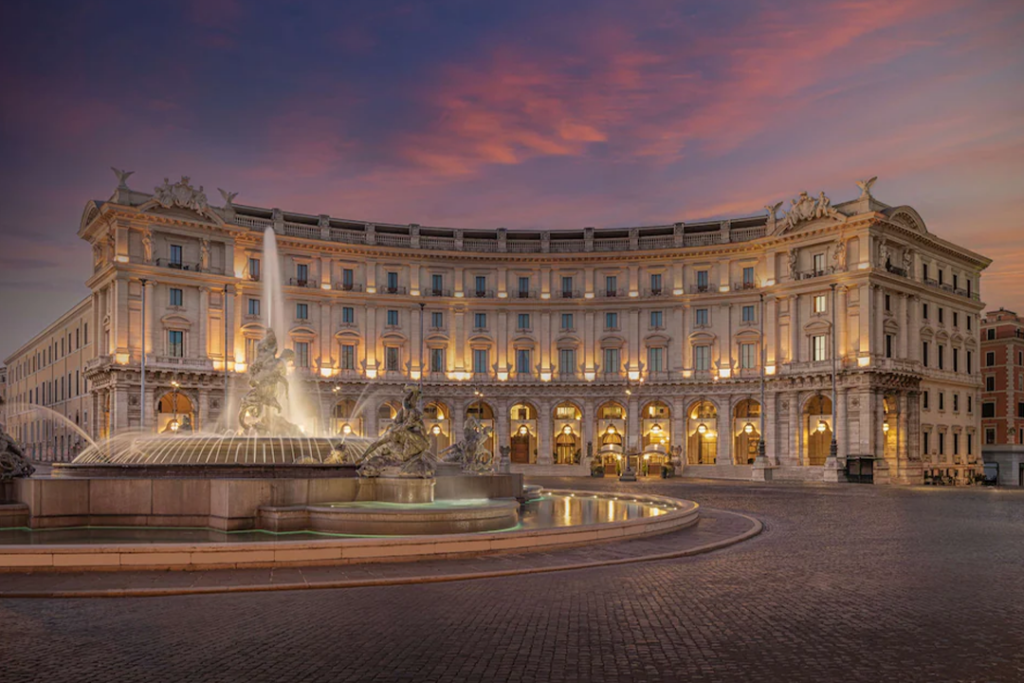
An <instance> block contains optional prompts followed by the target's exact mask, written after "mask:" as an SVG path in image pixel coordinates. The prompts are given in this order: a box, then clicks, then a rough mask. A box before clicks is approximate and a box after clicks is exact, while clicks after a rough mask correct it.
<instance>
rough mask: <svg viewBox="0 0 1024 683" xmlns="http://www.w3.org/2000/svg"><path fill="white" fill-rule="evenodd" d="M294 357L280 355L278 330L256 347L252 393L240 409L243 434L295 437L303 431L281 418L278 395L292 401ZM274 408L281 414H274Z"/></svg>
mask: <svg viewBox="0 0 1024 683" xmlns="http://www.w3.org/2000/svg"><path fill="white" fill-rule="evenodd" d="M293 357H294V353H293V352H292V351H291V350H288V349H285V350H284V351H282V352H281V353H280V355H278V353H277V336H276V335H275V334H274V330H272V329H268V330H267V334H266V336H265V337H263V339H262V340H261V341H260V342H259V343H258V344H257V345H256V358H255V359H254V360H253V361H252V363H251V364H250V365H249V391H247V392H246V394H245V396H243V397H242V403H241V405H240V406H239V409H238V425H239V427H241V429H242V432H243V433H247V432H249V431H250V430H256V433H257V434H259V435H260V436H266V435H269V434H273V435H275V436H293V435H298V434H301V430H300V429H299V428H298V427H297V426H296V425H294V424H292V423H291V422H289V421H288V420H286V419H284V418H283V417H281V403H280V402H279V401H278V396H279V395H281V393H282V392H283V395H284V398H285V399H287V398H288V361H290V360H291V359H292V358H293ZM271 409H273V410H274V411H276V413H277V414H273V413H271Z"/></svg>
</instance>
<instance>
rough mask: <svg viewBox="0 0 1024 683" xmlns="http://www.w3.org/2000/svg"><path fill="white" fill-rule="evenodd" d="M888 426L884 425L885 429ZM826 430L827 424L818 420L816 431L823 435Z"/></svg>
mask: <svg viewBox="0 0 1024 683" xmlns="http://www.w3.org/2000/svg"><path fill="white" fill-rule="evenodd" d="M888 426H889V425H886V427H888ZM826 429H828V424H826V423H825V421H824V420H818V431H819V432H821V433H822V434H824V433H825V430H826Z"/></svg>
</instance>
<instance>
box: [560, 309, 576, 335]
mask: <svg viewBox="0 0 1024 683" xmlns="http://www.w3.org/2000/svg"><path fill="white" fill-rule="evenodd" d="M572 322H573V321H572V313H563V314H562V331H563V332H568V331H570V330H572V329H573V325H572Z"/></svg>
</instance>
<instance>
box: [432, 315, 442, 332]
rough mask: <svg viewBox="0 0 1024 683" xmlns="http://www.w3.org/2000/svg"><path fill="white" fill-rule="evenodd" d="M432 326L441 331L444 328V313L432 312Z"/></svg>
mask: <svg viewBox="0 0 1024 683" xmlns="http://www.w3.org/2000/svg"><path fill="white" fill-rule="evenodd" d="M430 326H431V327H433V328H434V329H435V330H440V329H442V328H443V327H444V311H431V312H430Z"/></svg>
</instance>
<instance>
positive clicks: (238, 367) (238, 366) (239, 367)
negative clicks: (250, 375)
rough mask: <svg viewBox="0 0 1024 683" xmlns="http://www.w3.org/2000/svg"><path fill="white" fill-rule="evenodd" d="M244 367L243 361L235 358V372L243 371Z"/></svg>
mask: <svg viewBox="0 0 1024 683" xmlns="http://www.w3.org/2000/svg"><path fill="white" fill-rule="evenodd" d="M246 367H247V366H246V364H245V363H239V362H238V361H237V360H236V361H235V372H245V369H246Z"/></svg>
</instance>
